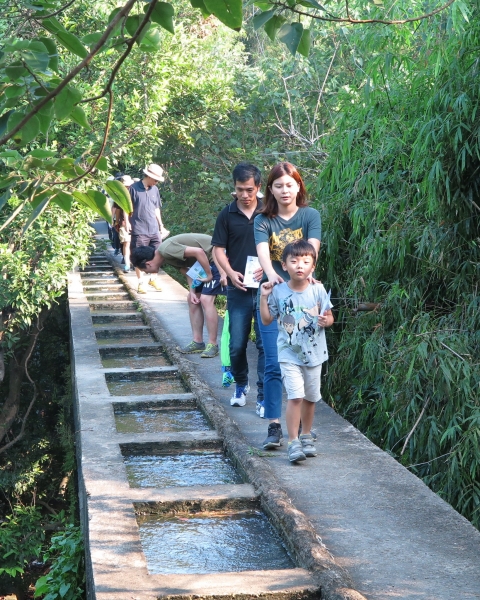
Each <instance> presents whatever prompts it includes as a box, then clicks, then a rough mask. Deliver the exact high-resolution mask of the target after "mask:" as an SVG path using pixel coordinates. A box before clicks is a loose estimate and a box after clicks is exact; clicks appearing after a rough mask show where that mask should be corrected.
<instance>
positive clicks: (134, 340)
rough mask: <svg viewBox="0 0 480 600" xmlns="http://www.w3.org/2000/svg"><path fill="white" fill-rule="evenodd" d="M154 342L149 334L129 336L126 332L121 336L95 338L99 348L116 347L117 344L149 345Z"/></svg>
mask: <svg viewBox="0 0 480 600" xmlns="http://www.w3.org/2000/svg"><path fill="white" fill-rule="evenodd" d="M154 341H155V340H154V339H153V336H151V335H149V334H146V335H145V334H143V335H138V336H131V335H129V334H128V331H127V332H125V335H122V336H117V335H116V336H110V337H97V344H98V345H99V346H114V345H115V346H116V345H117V344H151V343H152V342H154Z"/></svg>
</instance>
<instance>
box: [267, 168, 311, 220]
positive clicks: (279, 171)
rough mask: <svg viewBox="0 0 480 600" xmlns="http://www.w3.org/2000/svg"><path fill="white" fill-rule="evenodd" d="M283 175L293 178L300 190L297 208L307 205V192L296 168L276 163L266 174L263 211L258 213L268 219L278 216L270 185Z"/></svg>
mask: <svg viewBox="0 0 480 600" xmlns="http://www.w3.org/2000/svg"><path fill="white" fill-rule="evenodd" d="M284 175H290V177H293V179H295V181H296V182H297V183H298V186H299V188H300V189H299V190H298V194H297V206H299V207H301V206H307V205H308V202H307V190H306V189H305V184H304V183H303V180H302V178H301V177H300V173H299V172H298V171H297V168H296V167H295V166H294V165H292V163H289V162H281V163H278V164H277V165H275V166H274V167H273V168H272V170H271V171H270V173H269V174H268V180H267V188H266V190H265V201H264V207H263V210H261V211H260V212H261V213H262V214H264V215H265V216H266V217H268V218H269V219H271V218H272V217H276V216H277V215H278V202H277V201H276V200H275V196H274V195H273V193H272V184H273V182H274V181H275V179H279V178H280V177H283V176H284Z"/></svg>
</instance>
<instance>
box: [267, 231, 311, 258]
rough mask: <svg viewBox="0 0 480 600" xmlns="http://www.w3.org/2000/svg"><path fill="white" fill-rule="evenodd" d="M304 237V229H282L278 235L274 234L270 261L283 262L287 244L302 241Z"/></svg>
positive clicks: (271, 239) (270, 243)
mask: <svg viewBox="0 0 480 600" xmlns="http://www.w3.org/2000/svg"><path fill="white" fill-rule="evenodd" d="M302 237H303V232H302V229H301V228H300V229H295V231H293V230H292V229H282V231H280V233H279V234H278V235H277V234H276V233H272V235H271V237H270V241H269V246H270V260H282V254H283V251H284V249H285V246H286V245H287V244H290V242H294V241H295V240H300V239H302Z"/></svg>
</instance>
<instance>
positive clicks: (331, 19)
mask: <svg viewBox="0 0 480 600" xmlns="http://www.w3.org/2000/svg"><path fill="white" fill-rule="evenodd" d="M454 2H455V0H448V2H446V3H445V4H442V6H440V7H439V8H436V9H435V10H432V12H429V13H426V14H423V15H419V16H418V17H410V18H409V19H392V20H388V19H353V18H352V17H350V15H349V6H348V0H346V11H347V17H335V16H333V15H332V16H329V17H321V16H320V15H317V14H314V13H309V12H306V11H303V10H298V9H297V8H294V7H292V6H289V5H288V4H286V3H285V2H271V5H272V6H278V7H279V8H283V9H285V10H287V11H290V12H293V13H296V14H297V15H302V16H304V17H309V18H311V19H317V20H318V21H328V22H330V23H351V24H352V25H368V24H370V23H379V24H381V25H405V23H412V22H415V21H421V20H423V19H429V18H430V17H433V16H435V15H437V14H438V13H440V12H442V11H443V10H445V9H446V8H448V7H449V6H451V5H452V4H453V3H454Z"/></svg>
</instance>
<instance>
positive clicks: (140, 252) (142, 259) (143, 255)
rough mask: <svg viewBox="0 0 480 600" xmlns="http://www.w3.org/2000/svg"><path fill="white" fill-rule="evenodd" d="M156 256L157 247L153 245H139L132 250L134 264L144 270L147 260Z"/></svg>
mask: <svg viewBox="0 0 480 600" xmlns="http://www.w3.org/2000/svg"><path fill="white" fill-rule="evenodd" d="M154 256H155V249H154V248H152V247H151V246H138V248H135V249H134V251H133V252H132V265H133V266H134V267H137V269H140V271H143V270H144V269H146V264H145V263H146V262H148V261H149V260H152V258H153V257H154Z"/></svg>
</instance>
